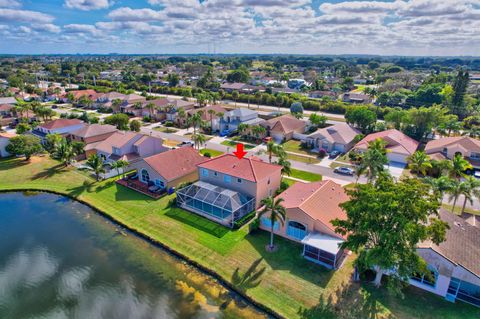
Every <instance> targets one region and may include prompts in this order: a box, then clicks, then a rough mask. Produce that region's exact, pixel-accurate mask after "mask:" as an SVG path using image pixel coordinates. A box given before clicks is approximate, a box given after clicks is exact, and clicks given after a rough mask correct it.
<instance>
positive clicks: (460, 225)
mask: <svg viewBox="0 0 480 319" xmlns="http://www.w3.org/2000/svg"><path fill="white" fill-rule="evenodd" d="M453 224H454V225H455V226H457V227H462V224H461V223H459V222H453Z"/></svg>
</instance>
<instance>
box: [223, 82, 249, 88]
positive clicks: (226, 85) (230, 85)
mask: <svg viewBox="0 0 480 319" xmlns="http://www.w3.org/2000/svg"><path fill="white" fill-rule="evenodd" d="M245 85H246V84H245V83H238V82H236V83H228V82H227V83H223V84H222V85H221V86H220V88H222V89H227V90H241V89H242V88H243V87H244V86H245Z"/></svg>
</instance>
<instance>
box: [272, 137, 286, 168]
mask: <svg viewBox="0 0 480 319" xmlns="http://www.w3.org/2000/svg"><path fill="white" fill-rule="evenodd" d="M267 153H268V162H269V163H272V156H273V155H275V156H277V157H281V156H286V152H285V150H284V149H283V147H282V145H278V144H276V143H275V142H274V141H269V142H268V143H267Z"/></svg>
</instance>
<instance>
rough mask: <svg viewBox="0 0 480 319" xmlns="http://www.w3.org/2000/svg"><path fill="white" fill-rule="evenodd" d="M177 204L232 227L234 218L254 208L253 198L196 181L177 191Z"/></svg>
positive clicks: (236, 218)
mask: <svg viewBox="0 0 480 319" xmlns="http://www.w3.org/2000/svg"><path fill="white" fill-rule="evenodd" d="M177 205H178V206H179V207H181V208H183V209H186V210H188V211H191V212H193V213H196V214H199V215H202V216H204V217H206V218H209V219H211V220H213V221H216V222H218V223H220V224H222V225H225V226H228V227H233V224H234V222H235V221H236V220H238V219H240V218H242V217H243V216H245V215H246V214H248V213H250V212H251V211H253V210H254V209H255V198H254V197H250V196H246V195H244V194H241V193H238V192H235V191H232V190H229V189H226V188H222V187H219V186H215V185H212V184H209V183H206V182H202V181H198V182H196V183H194V184H191V185H188V186H186V187H184V188H182V189H180V190H178V191H177Z"/></svg>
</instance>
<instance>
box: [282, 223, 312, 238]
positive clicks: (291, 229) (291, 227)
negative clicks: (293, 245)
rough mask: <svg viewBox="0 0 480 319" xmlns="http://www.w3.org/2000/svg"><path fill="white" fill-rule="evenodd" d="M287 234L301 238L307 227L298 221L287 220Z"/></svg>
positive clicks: (305, 233)
mask: <svg viewBox="0 0 480 319" xmlns="http://www.w3.org/2000/svg"><path fill="white" fill-rule="evenodd" d="M287 235H288V236H290V237H293V238H295V239H297V240H302V239H303V238H305V236H306V235H307V227H305V225H303V224H301V223H299V222H296V221H293V220H291V221H289V222H288V227H287Z"/></svg>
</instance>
